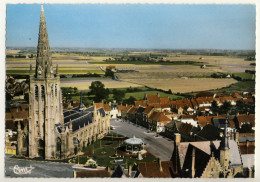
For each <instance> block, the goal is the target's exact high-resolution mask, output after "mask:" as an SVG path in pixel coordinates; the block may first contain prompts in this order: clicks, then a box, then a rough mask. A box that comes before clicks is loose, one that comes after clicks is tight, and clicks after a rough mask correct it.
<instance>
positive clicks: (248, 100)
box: [243, 97, 254, 104]
mask: <svg viewBox="0 0 260 182" xmlns="http://www.w3.org/2000/svg"><path fill="white" fill-rule="evenodd" d="M243 101H244V103H246V104H247V103H254V100H253V98H252V97H247V98H246V99H243Z"/></svg>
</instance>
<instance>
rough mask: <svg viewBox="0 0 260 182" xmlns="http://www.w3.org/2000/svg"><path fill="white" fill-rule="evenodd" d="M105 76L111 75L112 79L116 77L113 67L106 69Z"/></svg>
mask: <svg viewBox="0 0 260 182" xmlns="http://www.w3.org/2000/svg"><path fill="white" fill-rule="evenodd" d="M105 76H106V77H111V78H112V79H114V78H115V75H114V72H113V71H112V70H111V69H106V73H105Z"/></svg>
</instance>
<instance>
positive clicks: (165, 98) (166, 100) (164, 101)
mask: <svg viewBox="0 0 260 182" xmlns="http://www.w3.org/2000/svg"><path fill="white" fill-rule="evenodd" d="M169 102H170V99H169V97H160V104H168V103H169Z"/></svg>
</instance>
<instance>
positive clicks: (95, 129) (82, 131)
mask: <svg viewBox="0 0 260 182" xmlns="http://www.w3.org/2000/svg"><path fill="white" fill-rule="evenodd" d="M109 132H110V117H109V115H107V114H106V113H105V111H104V109H103V108H98V109H97V108H96V107H95V105H94V106H92V107H89V108H85V106H84V105H83V103H82V98H81V102H80V104H79V106H78V107H76V108H74V109H72V110H63V105H62V92H61V86H60V75H59V69H58V65H57V66H56V69H55V68H53V64H52V57H51V51H50V46H49V40H48V33H47V27H46V21H45V13H44V9H43V5H42V6H41V18H40V28H39V37H38V47H37V57H36V67H35V70H33V68H32V65H31V66H30V91H29V114H28V122H27V123H20V122H19V123H18V132H17V133H18V136H17V154H18V155H20V156H29V157H30V158H36V157H41V158H44V159H65V158H67V157H69V156H72V155H74V154H76V153H78V152H79V151H80V150H81V149H82V148H84V147H86V146H87V145H88V144H89V143H91V142H94V141H96V140H97V139H101V138H102V137H104V135H105V134H107V133H109ZM25 140H27V141H25Z"/></svg>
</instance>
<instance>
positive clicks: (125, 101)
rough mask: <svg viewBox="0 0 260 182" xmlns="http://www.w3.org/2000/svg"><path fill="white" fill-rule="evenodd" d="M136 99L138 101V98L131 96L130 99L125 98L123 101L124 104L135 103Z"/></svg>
mask: <svg viewBox="0 0 260 182" xmlns="http://www.w3.org/2000/svg"><path fill="white" fill-rule="evenodd" d="M135 101H136V98H135V97H133V96H130V97H129V98H128V99H125V100H124V101H123V104H128V105H134V104H135Z"/></svg>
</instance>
